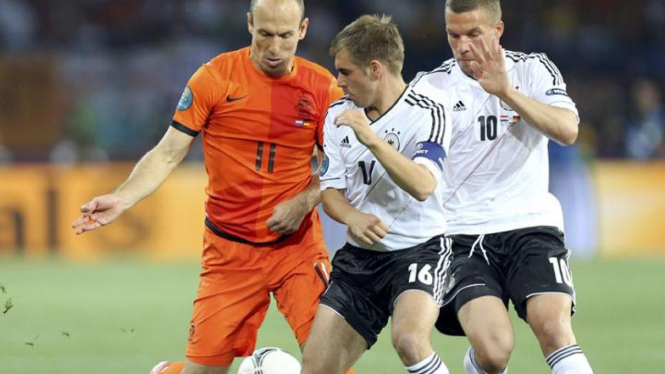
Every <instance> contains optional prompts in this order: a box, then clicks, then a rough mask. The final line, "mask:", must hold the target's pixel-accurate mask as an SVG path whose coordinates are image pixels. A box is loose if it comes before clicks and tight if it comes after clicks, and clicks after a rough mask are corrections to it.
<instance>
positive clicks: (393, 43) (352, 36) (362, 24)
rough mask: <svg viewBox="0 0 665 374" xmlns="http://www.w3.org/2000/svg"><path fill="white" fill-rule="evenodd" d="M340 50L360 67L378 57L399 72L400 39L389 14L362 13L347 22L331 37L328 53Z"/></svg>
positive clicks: (401, 42)
mask: <svg viewBox="0 0 665 374" xmlns="http://www.w3.org/2000/svg"><path fill="white" fill-rule="evenodd" d="M342 50H344V51H346V52H347V53H349V56H350V57H351V60H352V61H353V63H354V64H356V65H358V66H360V67H366V66H367V65H369V63H370V61H372V60H379V61H381V62H382V63H384V64H385V65H386V66H387V67H388V70H389V71H390V72H391V73H392V74H394V75H399V74H401V72H402V66H403V65H404V41H403V40H402V36H401V35H400V34H399V30H398V29H397V25H396V24H395V23H394V22H392V18H391V17H390V16H387V15H381V16H379V15H364V16H361V17H360V18H358V19H356V20H355V21H353V22H352V23H350V24H349V25H347V26H346V27H345V28H344V29H343V30H342V31H340V32H339V34H337V35H336V36H335V39H333V41H332V44H331V46H330V55H331V56H335V55H336V54H337V53H338V52H340V51H342Z"/></svg>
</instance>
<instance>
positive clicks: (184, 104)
mask: <svg viewBox="0 0 665 374" xmlns="http://www.w3.org/2000/svg"><path fill="white" fill-rule="evenodd" d="M193 102H194V94H193V93H192V89H191V88H189V86H187V87H185V91H183V93H182V96H181V97H180V101H179V102H178V110H187V109H189V108H190V107H191V106H192V103H193Z"/></svg>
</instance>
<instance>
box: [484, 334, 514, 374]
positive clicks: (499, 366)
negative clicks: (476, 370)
mask: <svg viewBox="0 0 665 374" xmlns="http://www.w3.org/2000/svg"><path fill="white" fill-rule="evenodd" d="M476 345H477V347H474V349H475V351H476V359H477V360H478V361H479V362H480V365H481V366H482V367H483V369H485V371H487V372H488V373H498V372H501V371H502V370H503V369H505V368H506V366H508V360H510V355H511V354H512V353H513V348H514V347H515V339H514V337H513V335H512V334H500V333H495V334H491V335H490V336H488V337H487V338H486V339H484V340H483V341H482V343H480V344H476Z"/></svg>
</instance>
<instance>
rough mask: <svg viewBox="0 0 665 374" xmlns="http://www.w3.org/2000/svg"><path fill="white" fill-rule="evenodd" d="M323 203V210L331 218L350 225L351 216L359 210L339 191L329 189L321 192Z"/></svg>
mask: <svg viewBox="0 0 665 374" xmlns="http://www.w3.org/2000/svg"><path fill="white" fill-rule="evenodd" d="M321 201H322V202H323V210H324V211H325V212H326V214H327V215H328V216H330V218H332V219H334V220H335V221H337V222H339V223H342V224H345V225H348V219H347V218H348V217H349V214H351V213H353V212H356V211H357V209H356V208H354V207H353V206H352V205H351V204H349V202H348V200H346V197H344V195H343V194H342V192H340V191H339V190H334V189H327V190H324V191H323V192H321Z"/></svg>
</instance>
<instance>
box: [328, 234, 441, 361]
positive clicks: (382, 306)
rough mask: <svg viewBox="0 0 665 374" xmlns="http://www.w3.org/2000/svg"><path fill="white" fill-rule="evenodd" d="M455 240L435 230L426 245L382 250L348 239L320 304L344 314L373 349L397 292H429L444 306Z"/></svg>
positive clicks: (339, 254) (337, 254)
mask: <svg viewBox="0 0 665 374" xmlns="http://www.w3.org/2000/svg"><path fill="white" fill-rule="evenodd" d="M451 259H452V254H451V251H450V240H448V239H445V238H444V237H443V236H436V237H434V238H432V239H430V240H428V241H427V242H426V243H423V244H421V245H418V246H415V247H411V248H407V249H403V250H399V251H392V252H377V251H371V250H367V249H362V248H358V247H354V246H352V245H350V244H348V243H347V244H346V245H345V246H344V247H343V248H342V249H340V250H339V251H337V253H335V256H334V257H333V260H332V268H333V270H332V273H331V274H330V285H329V286H328V289H327V290H326V292H325V293H324V294H323V296H322V297H321V301H320V304H321V305H324V306H327V307H329V308H331V309H333V310H334V311H335V312H337V313H338V314H339V315H341V316H342V317H343V318H344V319H345V320H346V322H348V323H349V325H351V327H353V329H354V330H356V331H357V332H358V333H359V334H360V335H361V336H362V337H363V338H365V341H367V348H368V349H369V348H370V347H371V346H372V345H373V344H374V343H376V339H377V336H378V335H379V333H380V332H381V330H383V328H384V327H385V326H386V324H387V323H388V318H389V317H390V316H391V315H392V313H393V309H394V306H395V301H396V300H397V298H398V297H399V296H400V295H401V294H402V293H404V292H405V291H408V290H420V291H423V292H426V293H428V294H429V295H431V296H432V297H433V298H434V301H435V302H436V303H437V304H438V305H439V306H440V305H441V303H442V300H443V285H444V281H445V275H446V270H447V269H448V266H449V264H450V261H451Z"/></svg>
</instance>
